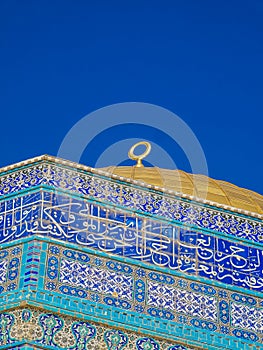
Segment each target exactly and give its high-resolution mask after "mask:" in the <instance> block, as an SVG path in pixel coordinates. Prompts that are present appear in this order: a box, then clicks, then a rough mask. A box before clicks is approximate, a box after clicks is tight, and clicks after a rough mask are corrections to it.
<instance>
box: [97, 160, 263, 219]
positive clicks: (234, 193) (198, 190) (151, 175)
mask: <svg viewBox="0 0 263 350" xmlns="http://www.w3.org/2000/svg"><path fill="white" fill-rule="evenodd" d="M101 170H103V171H106V172H108V173H110V174H115V175H117V176H120V177H123V178H125V179H132V180H136V181H140V182H143V183H146V184H150V185H153V186H155V187H156V186H157V187H158V189H161V190H172V191H175V192H177V193H179V194H183V195H187V197H191V196H193V197H195V198H196V200H197V201H198V199H201V200H206V201H209V202H213V203H215V204H219V205H220V206H222V205H223V206H224V207H226V206H227V207H231V209H232V210H233V209H241V210H242V211H248V212H250V213H255V214H260V215H262V214H263V196H262V195H260V194H258V193H256V192H253V191H250V190H247V189H243V188H240V187H238V186H235V185H233V184H231V183H228V182H225V181H220V180H214V179H211V178H209V177H207V176H204V175H192V174H188V173H186V172H184V171H181V170H169V169H161V168H157V167H143V166H142V167H137V166H109V167H106V168H101Z"/></svg>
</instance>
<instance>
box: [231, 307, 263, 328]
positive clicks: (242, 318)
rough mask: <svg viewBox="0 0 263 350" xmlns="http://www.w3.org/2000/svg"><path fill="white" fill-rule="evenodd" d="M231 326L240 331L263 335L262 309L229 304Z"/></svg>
mask: <svg viewBox="0 0 263 350" xmlns="http://www.w3.org/2000/svg"><path fill="white" fill-rule="evenodd" d="M231 316H232V324H233V325H234V326H235V327H239V328H242V329H250V330H253V331H254V332H257V333H263V308H261V309H259V308H254V307H249V306H245V305H242V304H237V303H232V304H231Z"/></svg>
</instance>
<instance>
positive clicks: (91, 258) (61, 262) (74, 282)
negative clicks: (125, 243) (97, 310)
mask: <svg viewBox="0 0 263 350" xmlns="http://www.w3.org/2000/svg"><path fill="white" fill-rule="evenodd" d="M46 268H47V276H46V279H45V288H46V289H48V290H49V291H50V293H52V291H54V292H59V293H62V294H64V295H68V296H70V297H78V298H82V299H83V298H84V299H88V300H91V301H95V302H96V303H99V304H106V305H110V306H112V307H114V308H118V309H123V310H129V311H133V312H139V313H143V314H146V315H150V316H152V317H154V318H157V319H158V318H159V319H164V320H170V321H172V322H173V321H175V322H179V323H182V324H187V325H191V326H194V327H196V328H202V329H206V330H208V331H216V332H219V333H224V334H229V335H234V336H236V337H240V338H244V339H250V340H251V341H261V339H262V334H263V323H262V320H263V304H262V303H263V301H262V299H258V298H255V297H250V296H246V295H243V294H239V293H231V292H229V291H227V290H225V289H220V288H217V287H211V286H209V285H205V284H202V283H198V282H192V283H191V282H189V281H187V280H185V279H182V278H179V277H175V276H173V275H169V274H163V273H159V272H158V273H157V272H154V271H153V270H152V269H145V268H142V267H137V266H136V265H132V264H128V263H125V264H124V263H122V262H118V261H116V260H112V259H106V258H102V257H98V256H97V255H93V254H86V253H84V252H83V251H82V252H79V251H77V250H74V249H66V248H63V247H60V246H58V245H52V244H51V245H50V246H49V254H48V259H47V267H46ZM239 330H242V332H241V333H240V332H239Z"/></svg>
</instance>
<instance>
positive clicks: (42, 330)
mask: <svg viewBox="0 0 263 350" xmlns="http://www.w3.org/2000/svg"><path fill="white" fill-rule="evenodd" d="M0 322H1V325H2V326H1V327H0V346H4V345H5V346H8V347H10V346H12V343H17V342H20V341H22V340H26V341H28V342H30V344H34V345H39V346H40V347H41V349H42V348H43V347H45V348H46V346H48V348H49V349H75V350H84V349H110V350H123V349H127V350H128V349H129V350H138V349H153V348H151V347H150V348H149V347H142V348H141V347H140V346H141V345H142V344H143V343H144V342H148V343H149V344H153V345H154V346H155V348H156V349H158V350H175V349H178V350H194V349H195V348H194V347H192V346H190V345H186V346H183V345H180V344H178V343H177V342H173V341H171V340H166V339H161V338H159V339H158V340H157V339H155V338H154V337H147V336H146V335H145V337H143V335H142V334H141V333H136V332H133V331H130V330H125V331H122V330H119V329H116V328H111V327H109V326H107V325H101V324H96V323H94V322H88V321H83V320H78V319H76V318H73V317H69V316H63V315H57V314H52V313H48V312H41V311H40V310H37V309H33V308H27V309H16V310H12V311H8V312H5V313H2V314H0ZM40 347H39V348H40ZM21 348H22V347H20V346H19V349H21ZM27 348H28V347H27ZM34 348H35V346H34ZM12 349H13V348H12ZM17 349H18V348H17Z"/></svg>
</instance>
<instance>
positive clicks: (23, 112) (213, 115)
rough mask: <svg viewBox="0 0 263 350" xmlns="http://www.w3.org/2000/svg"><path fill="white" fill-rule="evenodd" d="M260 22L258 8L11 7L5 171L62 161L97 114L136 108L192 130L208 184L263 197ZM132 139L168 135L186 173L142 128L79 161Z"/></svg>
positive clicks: (5, 15)
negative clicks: (176, 119)
mask: <svg viewBox="0 0 263 350" xmlns="http://www.w3.org/2000/svg"><path fill="white" fill-rule="evenodd" d="M262 16H263V2H262V1H257V0H252V1H242V0H241V1H231V0H230V1H202V0H201V1H196V0H192V1H190V0H186V1H177V0H174V1H166V0H164V1H154V0H152V1H147V0H146V1H136V0H134V1H114V0H113V1H106V0H105V1H100V0H98V1H94V2H92V1H81V0H75V1H73V0H71V1H69V0H63V1H62V0H61V1H59V0H52V1H48V0H46V1H41V0H39V1H33V0H31V1H29V0H24V1H20V0H17V1H14V0H2V1H1V2H0V63H1V64H0V99H1V100H0V102H1V103H0V115H1V126H2V134H1V138H0V146H1V150H2V152H1V158H0V165H1V166H4V165H7V164H11V163H14V162H16V161H20V160H23V159H26V158H30V157H33V156H36V155H40V154H44V153H47V154H51V155H56V154H57V152H58V149H59V146H60V144H61V142H62V140H63V138H64V136H65V135H66V133H67V132H68V130H69V129H70V128H71V127H72V126H73V125H74V124H75V123H76V122H78V120H79V119H81V118H82V117H84V116H85V115H87V114H88V113H90V112H92V111H94V110H97V109H98V108H101V107H104V106H107V105H111V104H114V103H121V102H130V101H138V102H146V103H151V104H155V105H158V106H162V107H164V108H166V109H169V110H170V111H172V112H173V113H176V114H177V115H179V116H180V117H181V118H182V119H183V120H184V121H185V122H186V123H187V125H188V126H189V127H190V128H191V129H192V130H193V132H194V133H195V135H196V136H197V138H198V140H199V142H200V144H201V145H202V148H203V150H204V152H205V155H206V159H207V164H208V168H209V175H210V176H211V177H213V178H216V179H224V180H227V181H230V182H233V183H235V184H237V185H239V186H242V187H246V188H250V189H252V190H255V191H258V192H260V193H263V184H262V172H263V162H262V148H263V147H262V146H263V140H262V126H263V118H262V117H263V106H262V93H263V85H262V81H263V65H262V62H263V21H262ZM125 135H126V136H125ZM127 135H129V137H134V138H143V139H149V140H151V141H153V142H156V143H158V142H159V143H160V138H162V142H161V143H162V146H163V147H165V148H166V150H167V151H169V150H170V151H171V149H172V150H173V151H171V155H172V156H173V157H175V158H176V159H175V160H176V164H177V166H178V167H179V168H181V169H183V170H186V171H189V164H188V161H187V159H186V157H185V154H184V152H183V150H181V149H180V148H179V147H177V146H176V145H175V144H174V143H173V142H172V141H171V140H169V138H166V136H165V135H161V134H160V133H158V132H156V131H154V130H153V129H150V128H148V129H147V128H143V127H142V128H140V127H136V126H134V125H133V126H130V127H129V128H128V126H127V128H126V129H125V128H124V126H120V128H119V129H118V128H112V129H109V130H106V131H104V132H103V133H101V134H100V135H98V136H96V137H95V138H94V139H93V140H92V142H91V143H90V144H89V145H88V146H87V149H86V151H85V152H84V154H83V157H82V159H81V161H82V162H83V163H85V164H87V165H94V164H95V163H96V158H97V157H98V156H99V154H100V152H103V149H104V148H105V147H106V146H108V145H109V144H110V143H114V142H118V141H120V140H122V139H123V138H125V137H126V138H127ZM156 165H158V164H156Z"/></svg>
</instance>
